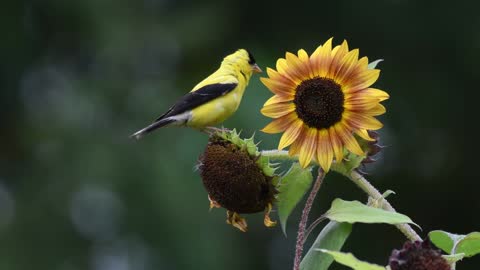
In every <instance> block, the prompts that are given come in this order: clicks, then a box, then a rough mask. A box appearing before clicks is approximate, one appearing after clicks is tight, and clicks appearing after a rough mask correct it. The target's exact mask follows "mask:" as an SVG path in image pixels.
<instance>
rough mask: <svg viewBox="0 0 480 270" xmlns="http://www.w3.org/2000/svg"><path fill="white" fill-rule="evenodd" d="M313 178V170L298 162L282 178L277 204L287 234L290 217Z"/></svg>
mask: <svg viewBox="0 0 480 270" xmlns="http://www.w3.org/2000/svg"><path fill="white" fill-rule="evenodd" d="M312 180H313V177H312V172H311V170H310V169H303V168H302V167H301V166H300V164H298V163H294V164H292V167H291V168H290V170H289V171H288V172H287V173H286V174H285V175H284V176H283V177H282V178H281V179H280V184H279V185H278V187H277V189H278V191H279V193H278V195H277V201H278V203H277V206H278V216H279V220H280V224H281V225H282V230H283V233H285V234H286V229H287V219H288V217H289V216H290V214H291V213H292V211H293V209H294V208H295V206H296V205H297V203H298V202H299V201H300V200H301V199H302V197H303V196H304V195H305V193H306V192H307V190H308V189H309V188H310V186H311V185H312Z"/></svg>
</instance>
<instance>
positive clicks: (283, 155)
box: [261, 150, 422, 245]
mask: <svg viewBox="0 0 480 270" xmlns="http://www.w3.org/2000/svg"><path fill="white" fill-rule="evenodd" d="M261 154H262V155H264V156H268V157H270V158H271V159H276V160H297V159H298V157H291V156H289V155H288V151H285V150H265V151H262V152H261ZM348 177H349V178H350V180H352V182H354V183H355V184H356V185H357V186H358V187H360V189H362V190H363V191H365V192H366V193H367V194H368V195H369V196H370V197H372V198H373V199H374V200H377V201H378V202H380V204H381V206H382V208H383V209H385V210H387V211H391V212H396V210H395V208H393V207H392V205H391V204H390V203H389V202H388V201H387V200H386V199H385V198H384V197H383V196H382V194H381V193H380V192H379V191H378V190H377V189H376V188H375V187H374V186H372V184H370V182H368V180H367V179H365V177H363V176H362V175H361V174H360V173H358V172H357V171H355V170H353V171H352V172H351V173H350V175H349V176H348ZM302 218H303V216H302ZM396 226H397V228H398V230H400V232H402V233H403V234H404V235H405V236H406V237H407V238H408V239H410V240H412V241H415V240H420V241H421V240H422V239H421V238H420V236H419V235H418V234H417V233H416V232H415V231H414V230H413V229H412V227H411V226H410V225H409V224H400V225H396ZM297 245H298V244H297Z"/></svg>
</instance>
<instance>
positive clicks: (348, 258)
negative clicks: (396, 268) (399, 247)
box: [318, 249, 386, 270]
mask: <svg viewBox="0 0 480 270" xmlns="http://www.w3.org/2000/svg"><path fill="white" fill-rule="evenodd" d="M318 251H321V252H323V253H326V254H329V255H330V256H332V257H333V259H334V260H335V261H336V262H337V263H340V264H343V265H346V266H348V267H350V268H352V269H354V270H385V269H386V268H385V267H383V266H380V265H376V264H371V263H367V262H364V261H360V260H359V259H357V258H355V256H353V254H352V253H343V252H338V251H331V250H326V249H318Z"/></svg>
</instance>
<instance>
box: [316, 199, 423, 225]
mask: <svg viewBox="0 0 480 270" xmlns="http://www.w3.org/2000/svg"><path fill="white" fill-rule="evenodd" d="M324 216H325V217H327V218H329V219H330V220H335V221H338V222H348V223H355V222H361V223H387V224H402V223H411V224H415V223H413V221H412V220H411V219H410V218H409V217H407V216H405V215H403V214H400V213H396V212H390V211H386V210H383V209H379V208H375V207H371V206H367V205H365V204H363V203H361V202H359V201H344V200H342V199H335V200H334V201H333V203H332V206H331V207H330V209H329V210H328V211H327V212H326V213H325V215H324Z"/></svg>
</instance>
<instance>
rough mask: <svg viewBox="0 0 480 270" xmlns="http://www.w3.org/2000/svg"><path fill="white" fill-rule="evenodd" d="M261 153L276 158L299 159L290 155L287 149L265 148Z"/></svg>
mask: <svg viewBox="0 0 480 270" xmlns="http://www.w3.org/2000/svg"><path fill="white" fill-rule="evenodd" d="M260 155H262V156H265V157H269V158H271V159H275V160H298V157H295V156H293V157H292V156H290V155H289V154H288V151H286V150H263V151H261V152H260Z"/></svg>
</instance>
